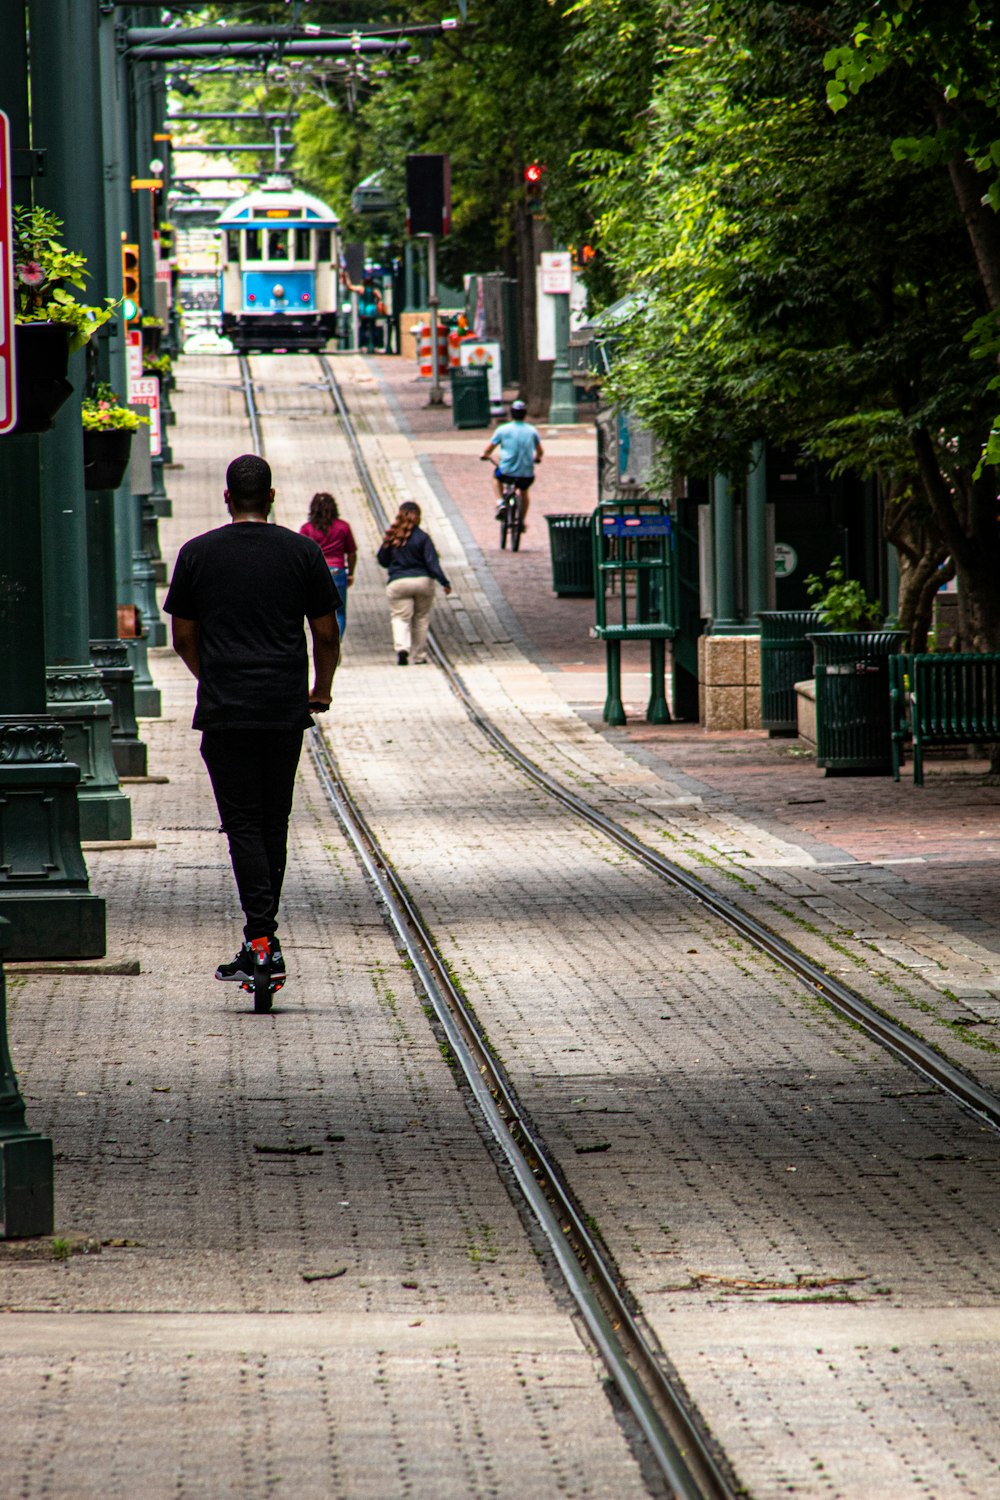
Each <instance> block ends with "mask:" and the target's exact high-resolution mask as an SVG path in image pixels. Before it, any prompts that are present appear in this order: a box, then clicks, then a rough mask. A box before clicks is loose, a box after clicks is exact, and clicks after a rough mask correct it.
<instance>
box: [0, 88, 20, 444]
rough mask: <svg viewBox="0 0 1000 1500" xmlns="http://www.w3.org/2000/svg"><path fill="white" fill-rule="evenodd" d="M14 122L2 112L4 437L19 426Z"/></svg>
mask: <svg viewBox="0 0 1000 1500" xmlns="http://www.w3.org/2000/svg"><path fill="white" fill-rule="evenodd" d="M13 207H14V205H13V195H12V192H11V179H10V121H9V120H8V118H7V116H6V115H5V114H4V112H3V110H2V109H0V433H4V432H11V431H13V429H14V428H15V427H16V426H17V370H16V368H15V354H14V275H15V272H14V226H13Z"/></svg>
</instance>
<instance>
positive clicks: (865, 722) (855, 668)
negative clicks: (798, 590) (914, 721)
mask: <svg viewBox="0 0 1000 1500" xmlns="http://www.w3.org/2000/svg"><path fill="white" fill-rule="evenodd" d="M809 639H810V640H811V641H812V643H813V649H814V652H815V658H816V659H815V666H814V669H813V677H814V680H815V683H816V764H817V765H818V766H822V767H823V768H824V770H825V771H826V773H827V775H829V774H830V773H831V771H832V772H838V771H839V772H847V771H854V772H861V773H864V774H866V775H869V776H879V775H881V776H888V775H890V774H891V772H892V697H891V694H890V684H889V658H890V657H892V656H897V655H898V654H899V652H900V651H902V649H903V646H904V645H905V643H906V639H907V636H906V631H905V630H831V631H830V632H829V633H828V634H819V633H815V634H811V635H810V637H809Z"/></svg>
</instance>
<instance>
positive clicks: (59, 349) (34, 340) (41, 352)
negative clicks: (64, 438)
mask: <svg viewBox="0 0 1000 1500" xmlns="http://www.w3.org/2000/svg"><path fill="white" fill-rule="evenodd" d="M14 338H15V342H16V350H17V353H16V359H17V426H16V427H15V428H14V431H15V432H16V433H22V432H48V431H49V429H50V428H51V426H52V420H53V418H54V417H55V414H56V412H57V411H58V410H59V408H60V406H62V404H63V402H64V401H65V400H66V399H67V398H68V397H69V396H71V395H72V394H73V387H72V386H71V385H70V383H69V381H68V380H67V379H66V367H67V364H68V361H69V336H68V331H67V329H66V326H65V324H63V323H17V324H15V327H14Z"/></svg>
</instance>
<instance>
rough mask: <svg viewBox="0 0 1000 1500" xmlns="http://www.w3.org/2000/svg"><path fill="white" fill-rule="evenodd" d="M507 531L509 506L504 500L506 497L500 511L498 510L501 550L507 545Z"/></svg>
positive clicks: (508, 527) (508, 526) (508, 528)
mask: <svg viewBox="0 0 1000 1500" xmlns="http://www.w3.org/2000/svg"><path fill="white" fill-rule="evenodd" d="M509 530H510V506H509V504H508V503H507V499H506V496H505V497H504V502H503V506H502V507H501V510H500V547H501V549H503V548H504V547H506V545H507V533H508V531H509Z"/></svg>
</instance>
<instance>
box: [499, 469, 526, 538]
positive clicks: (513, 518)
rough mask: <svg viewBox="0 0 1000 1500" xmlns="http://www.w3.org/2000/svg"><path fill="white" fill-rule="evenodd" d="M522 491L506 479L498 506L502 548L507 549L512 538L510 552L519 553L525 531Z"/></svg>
mask: <svg viewBox="0 0 1000 1500" xmlns="http://www.w3.org/2000/svg"><path fill="white" fill-rule="evenodd" d="M521 499H522V496H521V491H520V490H519V489H518V487H517V485H516V484H514V483H513V482H512V481H511V480H509V479H505V480H504V484H503V494H502V495H501V497H500V503H499V505H498V506H497V520H498V521H499V522H500V546H501V547H502V548H503V547H506V545H507V538H508V537H510V550H511V551H512V552H517V551H519V549H520V546H521V534H522V532H523V531H524V521H523V520H522V516H521Z"/></svg>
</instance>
